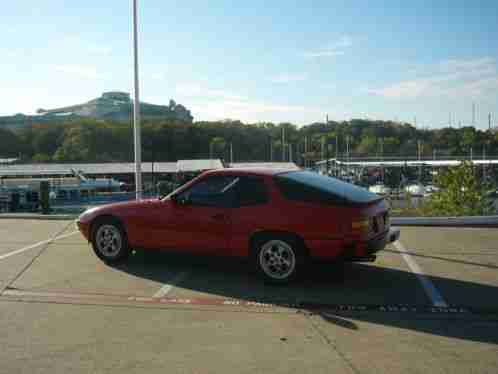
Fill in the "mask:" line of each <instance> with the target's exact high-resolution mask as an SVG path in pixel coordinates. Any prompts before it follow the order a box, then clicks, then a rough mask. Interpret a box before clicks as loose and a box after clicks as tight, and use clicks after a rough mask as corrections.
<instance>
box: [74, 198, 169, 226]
mask: <svg viewBox="0 0 498 374" xmlns="http://www.w3.org/2000/svg"><path fill="white" fill-rule="evenodd" d="M160 203H161V201H160V200H159V199H147V200H140V201H137V200H133V201H125V202H119V203H113V204H106V205H102V206H97V207H93V208H90V209H87V210H86V211H84V212H83V213H82V214H81V215H80V216H79V218H78V221H79V222H88V221H91V220H92V219H93V218H95V217H96V216H101V215H105V214H110V215H115V216H117V217H122V216H126V215H128V214H131V213H133V212H136V211H138V210H141V209H142V208H145V207H150V206H151V205H155V204H160Z"/></svg>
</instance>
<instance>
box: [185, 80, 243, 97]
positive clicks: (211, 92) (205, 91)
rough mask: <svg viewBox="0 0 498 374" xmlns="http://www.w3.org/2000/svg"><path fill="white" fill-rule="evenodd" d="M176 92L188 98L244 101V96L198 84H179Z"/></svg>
mask: <svg viewBox="0 0 498 374" xmlns="http://www.w3.org/2000/svg"><path fill="white" fill-rule="evenodd" d="M176 92H177V93H179V94H180V95H184V96H187V97H219V98H223V99H226V100H243V99H244V96H240V95H237V94H234V93H232V92H228V91H224V90H218V89H210V88H206V87H202V86H200V85H197V84H189V83H186V84H179V85H177V86H176Z"/></svg>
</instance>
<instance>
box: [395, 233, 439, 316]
mask: <svg viewBox="0 0 498 374" xmlns="http://www.w3.org/2000/svg"><path fill="white" fill-rule="evenodd" d="M393 245H394V247H396V249H397V251H398V252H399V254H401V256H403V259H404V260H405V262H406V264H407V265H408V267H409V268H410V270H411V271H412V273H414V274H415V275H416V276H417V278H418V280H419V282H420V283H421V284H422V287H423V288H424V291H425V293H426V294H427V296H428V297H429V299H431V302H432V305H434V306H437V307H442V308H447V307H448V304H447V303H446V301H445V300H444V299H443V297H442V296H441V294H440V293H439V291H438V290H437V289H436V287H435V286H434V284H433V283H432V282H431V281H430V280H429V278H427V276H426V275H425V273H424V272H423V271H422V269H421V268H420V266H419V265H418V264H417V262H416V261H415V259H414V258H413V257H412V256H410V252H409V251H407V250H406V248H405V247H404V246H403V244H401V242H400V241H399V240H398V241H396V242H394V243H393Z"/></svg>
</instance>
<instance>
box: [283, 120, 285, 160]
mask: <svg viewBox="0 0 498 374" xmlns="http://www.w3.org/2000/svg"><path fill="white" fill-rule="evenodd" d="M282 162H285V126H284V125H282Z"/></svg>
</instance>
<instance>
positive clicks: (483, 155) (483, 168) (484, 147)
mask: <svg viewBox="0 0 498 374" xmlns="http://www.w3.org/2000/svg"><path fill="white" fill-rule="evenodd" d="M485 159H486V144H485V143H484V144H483V145H482V160H483V163H482V179H483V182H484V183H486V165H485V164H484V160H485Z"/></svg>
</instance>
